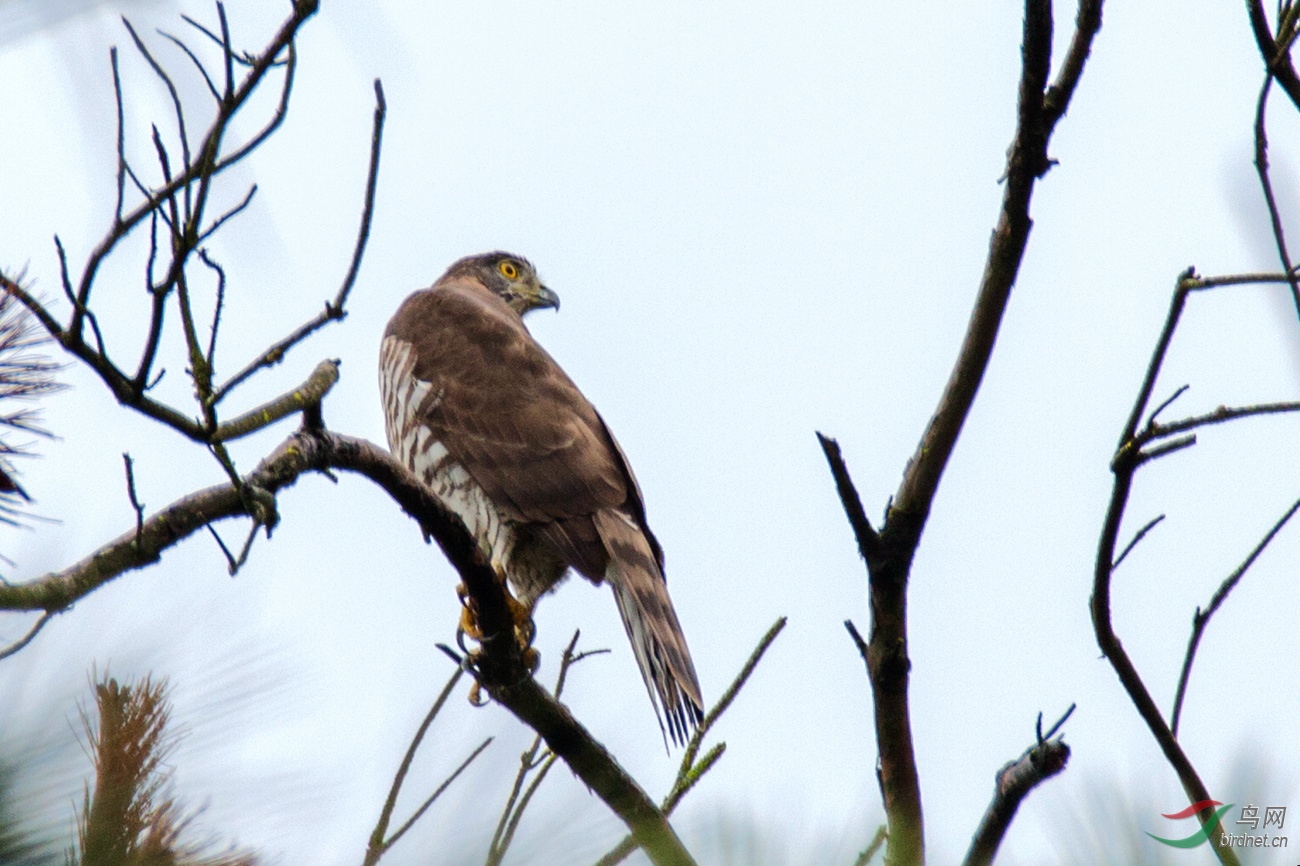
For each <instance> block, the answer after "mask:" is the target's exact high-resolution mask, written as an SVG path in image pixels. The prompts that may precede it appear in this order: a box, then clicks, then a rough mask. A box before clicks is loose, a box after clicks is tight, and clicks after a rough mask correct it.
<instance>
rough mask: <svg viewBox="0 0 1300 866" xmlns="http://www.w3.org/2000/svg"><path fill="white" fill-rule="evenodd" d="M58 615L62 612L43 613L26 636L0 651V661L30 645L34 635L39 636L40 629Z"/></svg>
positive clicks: (48, 611) (50, 611)
mask: <svg viewBox="0 0 1300 866" xmlns="http://www.w3.org/2000/svg"><path fill="white" fill-rule="evenodd" d="M60 613H62V611H59V610H47V611H46V612H45V613H43V614H41V618H40V619H38V620H36V624H35V625H33V626H32V627H31V628H30V629H28V630H27V634H25V635H23V636H22V637H21V638H19V639H18V640H16V641H14V642H13V643H11V644H10V645H9V646H7V647H5V648H4V649H3V650H0V660H3V659H7V658H9V656H11V655H13V654H14V653H16V652H18V651H19V650H21V649H22V648H23V647H25V646H27V645H28V644H29V643H31V642H32V640H33V639H34V638H35V637H36V635H38V634H40V631H41V629H43V628H45V625H46V623H48V622H49V621H50V620H52V619H54V617H55V616H56V615H58V614H60Z"/></svg>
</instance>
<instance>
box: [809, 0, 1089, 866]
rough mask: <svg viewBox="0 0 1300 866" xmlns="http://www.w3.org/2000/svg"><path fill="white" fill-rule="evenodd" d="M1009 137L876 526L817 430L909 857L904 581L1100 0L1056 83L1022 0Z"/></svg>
mask: <svg viewBox="0 0 1300 866" xmlns="http://www.w3.org/2000/svg"><path fill="white" fill-rule="evenodd" d="M1024 10H1025V17H1024V29H1023V37H1022V43H1021V73H1020V83H1019V98H1018V109H1017V124H1016V134H1015V138H1014V140H1013V141H1012V143H1011V147H1010V150H1009V152H1008V157H1007V167H1006V175H1005V178H1004V181H1005V186H1004V191H1003V197H1002V205H1001V209H1000V212H999V215H998V222H997V226H996V228H995V229H994V232H993V239H992V241H991V243H990V245H989V252H988V257H987V259H986V260H985V267H984V274H983V276H982V278H981V280H980V286H979V291H978V294H977V297H976V300H975V305H974V307H973V309H972V311H971V317H970V321H969V323H968V325H967V328H966V335H965V338H964V340H963V342H962V346H961V349H960V351H959V353H958V357H957V360H956V362H955V363H954V364H953V368H952V372H951V373H950V375H949V378H948V382H947V384H946V385H945V387H944V390H943V394H942V395H941V396H940V398H939V402H938V406H937V408H936V409H935V412H934V415H933V417H932V418H931V419H930V422H929V424H928V426H927V427H926V430H925V432H924V433H923V435H922V436H921V439H920V442H919V443H918V445H917V448H916V452H915V453H914V454H913V456H912V459H911V460H910V461H909V462H908V464H907V467H906V469H905V470H904V473H903V480H902V483H901V484H900V486H899V488H898V491H897V492H896V493H895V495H894V498H893V501H892V503H891V504H890V507H889V508H888V510H887V512H886V516H885V521H884V525H883V528H882V529H881V530H880V531H879V533H878V534H877V533H874V532H873V531H870V524H869V523H868V522H867V521H866V518H865V514H864V513H863V511H862V508H861V505H860V504H859V503H856V499H857V496H856V493H855V492H853V491H852V486H851V484H848V483H846V482H847V478H848V471H847V468H845V467H844V466H843V461H842V459H841V458H840V457H839V455H838V451H837V449H833V448H832V447H831V446H832V445H833V442H831V440H828V439H827V438H826V437H825V436H821V434H819V436H820V438H821V441H822V447H823V450H824V451H825V453H826V457H827V460H828V461H829V462H830V463H831V466H832V471H833V472H834V473H835V476H836V486H837V489H838V490H839V492H840V497H841V502H842V503H843V504H844V508H845V512H846V514H848V516H849V520H850V523H851V525H852V526H853V529H854V534H855V536H856V537H857V539H858V547H859V550H860V551H861V552H862V554H863V556H864V558H866V560H867V571H868V574H869V590H870V609H871V615H872V620H871V636H870V639H869V641H868V643H867V647H868V653H867V668H868V671H869V674H870V680H871V691H872V699H873V702H874V709H875V714H874V718H875V733H876V745H877V747H878V749H879V754H880V780H881V789H882V792H883V794H884V801H885V815H886V818H887V821H888V826H889V833H888V837H889V843H888V844H889V853H888V858H887V859H888V861H889V862H890V863H891V864H894V866H913V864H920V863H923V862H924V859H925V833H924V825H923V819H922V810H921V788H920V782H919V779H918V777H917V770H916V756H915V752H914V749H913V747H912V729H911V720H910V711H909V708H908V697H907V694H908V672H909V670H910V668H911V661H910V660H909V658H908V655H907V581H908V577H909V573H910V570H911V564H912V559H913V557H914V555H915V553H916V549H917V546H918V544H919V543H920V539H921V533H922V531H923V530H924V528H925V524H926V521H927V519H928V517H929V514H930V508H931V505H932V503H933V501H934V497H935V495H936V493H937V491H938V488H939V482H940V479H941V478H942V476H943V472H944V469H945V467H946V466H947V464H948V460H949V458H950V457H951V456H952V453H953V449H954V448H955V447H956V444H957V439H958V437H959V435H960V434H961V429H962V426H963V425H964V424H965V421H966V418H967V416H968V415H969V414H970V409H971V407H972V406H973V405H974V401H975V396H976V394H977V392H978V390H979V386H980V382H981V381H982V380H983V377H984V372H985V370H987V369H988V364H989V360H990V358H991V357H992V354H993V346H994V343H995V341H996V339H997V335H998V330H999V328H1000V326H1001V323H1002V317H1003V314H1004V313H1005V311H1006V306H1007V301H1008V299H1009V298H1010V295H1011V288H1012V286H1013V285H1014V284H1015V281H1016V276H1017V274H1018V272H1019V269H1020V263H1021V261H1022V260H1023V258H1024V253H1025V248H1026V245H1027V244H1028V241H1029V231H1030V227H1031V225H1032V220H1031V219H1030V216H1029V207H1030V202H1031V199H1032V196H1033V191H1034V186H1035V184H1036V183H1037V181H1038V179H1039V178H1041V177H1042V176H1043V175H1044V174H1046V173H1047V171H1048V170H1049V169H1050V168H1051V166H1052V160H1051V159H1050V158H1049V156H1048V152H1047V148H1048V143H1049V141H1050V139H1051V135H1052V132H1053V130H1054V129H1055V127H1056V124H1057V123H1058V122H1059V121H1060V119H1061V118H1062V117H1064V115H1065V113H1066V111H1067V110H1068V108H1069V105H1070V100H1071V99H1072V97H1073V95H1074V92H1075V90H1076V88H1077V87H1078V83H1079V80H1080V77H1081V76H1082V74H1083V69H1084V67H1085V65H1086V62H1087V59H1088V56H1089V54H1090V53H1091V49H1092V42H1093V40H1094V38H1095V37H1096V35H1097V32H1098V31H1099V30H1100V28H1101V19H1102V3H1101V2H1100V0H1081V2H1080V4H1079V11H1078V15H1077V17H1076V21H1075V29H1074V33H1073V37H1072V40H1071V43H1070V48H1069V50H1068V52H1067V54H1066V57H1065V61H1064V63H1063V64H1062V67H1061V69H1060V71H1059V73H1058V75H1057V78H1056V81H1055V82H1054V83H1052V85H1051V86H1050V87H1049V86H1048V79H1049V76H1050V74H1051V67H1052V62H1051V58H1052V4H1051V0H1025V4H1024Z"/></svg>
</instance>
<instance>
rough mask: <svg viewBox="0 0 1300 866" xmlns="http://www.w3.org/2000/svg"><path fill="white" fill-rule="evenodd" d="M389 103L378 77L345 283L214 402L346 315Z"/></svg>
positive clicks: (222, 389) (366, 237)
mask: <svg viewBox="0 0 1300 866" xmlns="http://www.w3.org/2000/svg"><path fill="white" fill-rule="evenodd" d="M387 110H388V107H387V103H386V102H385V101H384V89H383V86H382V85H381V84H380V82H379V79H375V117H374V126H373V128H372V131H371V136H370V167H369V170H368V172H367V175H366V192H365V197H364V204H363V206H362V209H361V224H360V226H359V227H358V229H357V241H356V245H355V247H354V248H353V250H352V261H351V264H349V266H348V271H347V274H346V275H345V276H344V278H343V284H342V285H341V286H340V287H339V290H338V292H337V293H336V294H335V296H334V299H333V300H332V301H326V302H325V309H324V310H322V311H321V312H320V313H318V314H317V315H316V316H315V317H314V318H312V319H311V320H309V321H307V322H305V323H304V324H302V325H300V326H299V327H298V328H297V329H296V330H294V331H293V333H291V334H289V335H288V336H287V337H284V338H283V339H281V340H278V341H277V342H275V343H274V344H272V345H271V346H270V347H268V348H267V349H265V350H263V351H262V352H261V354H259V355H258V356H257V357H256V358H254V359H253V360H252V361H250V362H249V363H248V364H247V365H245V366H244V368H243V369H242V370H240V371H239V372H238V373H236V374H235V375H234V376H231V377H230V379H229V380H228V381H227V382H226V383H225V384H223V385H222V386H221V387H219V388H217V389H216V391H215V392H214V393H213V396H212V402H213V403H214V404H215V403H220V402H221V401H222V400H223V399H225V397H226V395H228V394H229V393H230V392H231V391H232V390H234V389H235V388H237V387H238V386H239V385H241V384H243V383H244V382H245V381H247V380H248V379H249V377H251V376H252V375H253V374H254V373H256V372H257V371H259V370H261V369H264V368H266V367H272V366H274V365H276V364H278V363H280V362H281V361H282V360H284V356H285V354H286V353H287V352H288V351H289V350H290V349H292V348H293V347H294V346H296V345H298V344H299V343H301V342H302V341H303V340H305V339H307V337H309V336H311V335H312V334H314V333H315V332H316V331H318V330H320V329H321V328H323V327H325V325H327V324H329V323H330V322H337V321H340V320H342V319H343V318H344V317H345V316H346V315H347V311H346V309H345V306H346V303H347V299H348V295H349V294H350V293H351V292H352V286H353V285H354V284H355V282H356V278H357V274H358V273H359V271H360V268H361V259H362V256H363V255H364V253H365V249H366V243H367V241H368V240H369V238H370V223H371V219H372V217H373V215H374V206H375V190H376V189H377V187H378V183H379V156H380V153H381V151H382V144H383V132H384V118H385V116H386V114H387Z"/></svg>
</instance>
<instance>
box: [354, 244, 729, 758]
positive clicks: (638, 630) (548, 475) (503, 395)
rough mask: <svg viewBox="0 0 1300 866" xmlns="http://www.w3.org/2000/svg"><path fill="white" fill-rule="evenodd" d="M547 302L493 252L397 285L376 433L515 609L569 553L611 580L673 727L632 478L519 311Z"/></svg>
mask: <svg viewBox="0 0 1300 866" xmlns="http://www.w3.org/2000/svg"><path fill="white" fill-rule="evenodd" d="M559 306H560V300H559V298H558V297H557V296H556V295H555V293H553V292H552V291H551V290H550V289H548V288H547V287H546V286H544V285H542V283H541V281H540V280H539V279H538V277H537V272H536V271H535V270H534V268H533V266H532V264H530V263H529V262H528V261H527V260H526V259H524V258H522V257H520V256H516V255H511V254H509V253H504V252H493V253H486V254H483V255H477V256H469V257H467V258H463V259H461V260H460V261H458V262H456V263H455V264H453V265H452V266H451V267H450V268H448V269H447V272H446V273H445V274H443V275H442V276H441V277H439V278H438V281H437V282H435V283H434V284H433V285H432V286H431V287H430V288H428V289H424V290H422V291H418V292H416V293H415V294H413V295H411V296H410V297H408V298H407V299H406V300H405V301H404V302H402V305H401V306H400V307H399V308H398V310H397V313H396V314H395V315H394V316H393V318H392V320H391V321H389V323H388V328H387V330H385V332H384V340H383V344H382V346H381V348H380V353H379V390H380V394H381V396H382V398H383V404H384V420H385V424H386V429H387V434H388V446H389V448H390V449H391V450H392V452H393V455H394V456H395V457H396V458H397V459H398V460H400V461H401V462H402V463H404V464H405V465H406V466H407V468H409V469H410V470H411V471H412V473H414V474H415V476H416V477H417V478H419V479H420V480H421V481H422V482H423V483H424V484H426V485H427V486H428V487H429V488H430V489H431V490H432V491H433V493H434V494H435V495H436V496H437V497H438V499H439V500H440V501H441V502H442V504H443V505H444V506H446V508H447V509H448V510H449V511H451V512H452V513H453V514H455V515H457V516H458V517H459V518H460V520H461V521H462V522H463V523H464V525H465V528H466V529H467V530H468V531H469V533H470V534H471V535H472V536H473V537H474V538H475V539H476V540H477V542H478V544H479V548H480V549H481V550H482V551H484V553H485V554H487V555H490V558H491V563H492V567H493V569H494V570H495V571H496V573H497V574H498V575H499V576H502V577H504V578H505V580H506V581H507V582H508V586H509V588H511V589H513V590H514V593H515V596H516V598H517V599H518V601H519V602H521V603H522V604H523V605H524V607H525V608H526V609H527V610H528V611H530V612H531V610H532V608H533V605H534V604H536V602H537V599H538V598H540V597H541V596H542V595H544V594H545V593H547V592H549V591H550V590H552V589H554V588H555V587H556V586H557V585H558V584H559V583H560V581H562V580H563V579H564V577H565V576H566V574H567V572H568V570H569V569H570V568H572V569H573V570H575V571H577V572H578V573H579V574H581V575H582V576H583V577H585V578H587V579H588V580H590V581H591V582H592V583H594V584H598V585H599V584H601V583H608V584H609V585H610V586H611V587H612V588H613V590H614V600H615V601H616V602H617V604H618V611H619V614H620V615H621V616H622V619H623V626H624V628H625V629H626V631H627V636H628V639H629V640H630V641H631V643H632V651H633V653H634V654H635V655H636V661H637V665H638V667H640V669H641V677H642V679H643V680H645V684H646V690H647V691H648V692H649V693H650V702H651V704H653V705H654V707H655V712H656V715H657V716H658V717H659V720H660V727H661V728H663V726H664V723H665V721H666V722H667V727H668V732H669V734H670V735H671V736H672V738H673V741H674V742H677V743H681V742H684V741H685V739H686V736H687V734H688V732H689V728H690V727H692V726H694V725H696V724H698V723H699V721H700V720H701V719H702V718H703V713H702V707H703V701H702V700H701V698H700V685H699V681H698V680H697V679H696V676H695V666H694V664H692V662H691V654H690V650H689V649H687V647H686V638H685V637H684V636H683V634H682V629H681V625H680V624H679V623H678V621H677V614H676V612H675V611H674V610H673V603H672V600H671V599H670V598H669V597H668V585H667V583H666V582H665V580H664V558H663V549H662V548H661V547H660V546H659V542H658V540H657V539H656V538H655V536H654V533H653V532H651V531H650V526H649V524H647V523H646V514H645V505H644V503H643V502H642V499H641V489H640V487H638V486H637V482H636V477H635V476H634V475H633V474H632V467H631V466H630V465H628V461H627V457H626V456H625V455H624V454H623V450H622V449H621V448H620V447H619V445H618V442H617V441H616V440H615V439H614V435H613V433H611V432H610V430H609V427H608V426H606V424H605V422H604V420H603V419H602V418H601V417H600V414H599V413H597V412H596V409H595V407H593V406H592V405H591V403H590V402H588V400H587V398H586V397H584V396H583V395H582V392H581V391H579V390H578V387H577V386H576V385H574V384H573V381H572V380H571V379H570V378H569V377H568V376H567V375H565V372H564V370H562V369H561V368H560V365H559V364H557V363H556V362H555V360H554V359H553V358H551V356H550V355H549V354H547V352H546V350H545V349H543V348H542V347H541V346H540V345H539V344H538V343H537V342H536V341H535V340H534V339H533V337H532V335H531V334H530V333H529V332H528V328H527V327H526V326H525V325H524V321H523V316H524V314H526V313H528V312H529V311H531V310H535V309H539V308H543V307H554V308H556V309H559Z"/></svg>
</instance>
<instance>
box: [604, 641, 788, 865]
mask: <svg viewBox="0 0 1300 866" xmlns="http://www.w3.org/2000/svg"><path fill="white" fill-rule="evenodd" d="M785 624H786V618H785V617H780V618H779V619H777V621H776V622H774V623H772V627H771V628H769V629H768V630H767V632H766V633H765V634H764V635H763V636H762V637H761V638H759V640H758V644H757V645H756V646H755V647H754V651H753V652H751V653H750V654H749V658H748V659H746V660H745V664H744V665H742V666H741V668H740V673H738V674H736V677H735V679H733V680H732V681H731V685H730V686H728V687H727V690H726V691H725V692H723V693H722V697H720V698H719V699H718V702H717V703H716V704H714V705H713V708H712V709H711V710H709V711H708V712H707V713H706V714H705V715H704V721H702V722H700V724H699V726H698V727H697V728H696V729H695V733H694V734H692V735H691V739H690V742H688V743H687V744H686V751H685V752H683V753H682V763H681V766H680V767H679V768H678V770H677V778H676V780H674V782H673V786H672V788H671V789H670V790H669V792H668V794H667V795H666V796H665V797H664V799H663V803H662V804H661V805H660V808H661V809H662V810H663V813H664V814H665V815H671V814H672V812H673V809H675V808H677V804H678V803H680V802H681V800H682V798H683V797H685V796H686V795H687V793H689V792H690V790H691V789H692V788H694V787H695V785H696V783H698V782H699V781H700V779H702V778H704V774H705V773H707V772H708V771H709V770H711V769H712V768H713V765H714V764H716V763H717V762H718V760H719V759H721V758H722V755H723V754H724V753H725V752H726V750H727V744H726V743H718V744H717V745H715V746H714V747H713V748H712V749H709V751H707V752H705V753H704V757H702V758H700V759H699V760H698V761H697V760H696V759H695V756H696V755H698V754H699V751H700V746H701V745H702V744H703V743H704V737H705V736H706V735H707V734H708V732H709V731H710V729H712V727H713V726H714V724H716V723H717V721H718V719H720V718H721V717H722V714H723V713H725V712H726V711H727V708H728V707H730V706H731V704H732V702H733V701H734V700H735V699H736V696H737V695H739V694H740V690H741V689H743V688H744V687H745V683H747V682H748V681H749V678H750V676H751V675H752V674H753V673H754V669H755V668H757V667H758V663H759V662H760V661H762V660H763V656H764V654H765V653H766V652H767V650H768V647H770V646H771V645H772V642H773V641H775V640H776V638H777V635H779V634H780V633H781V630H782V629H784V628H785ZM636 847H637V844H636V840H635V839H634V837H632V836H627V837H625V838H624V839H623V840H622V841H621V842H619V843H618V844H617V845H615V846H614V847H613V848H612V849H611V850H610V851H609V853H607V854H606V855H605V856H604V857H601V858H600V860H598V861H596V866H614V864H616V863H621V862H623V860H624V859H626V858H627V856H628V855H629V854H631V853H632V852H633V851H635V850H636Z"/></svg>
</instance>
